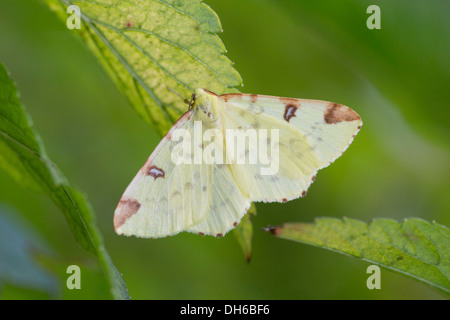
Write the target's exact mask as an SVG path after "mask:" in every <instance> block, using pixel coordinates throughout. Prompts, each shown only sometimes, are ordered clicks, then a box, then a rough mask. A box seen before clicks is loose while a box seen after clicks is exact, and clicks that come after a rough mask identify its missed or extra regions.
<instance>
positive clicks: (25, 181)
mask: <svg viewBox="0 0 450 320" xmlns="http://www.w3.org/2000/svg"><path fill="white" fill-rule="evenodd" d="M0 114H1V115H2V116H1V117H0V151H1V152H0V167H1V168H3V169H5V171H6V172H7V173H8V174H10V175H11V176H12V177H13V178H15V179H16V180H17V181H18V183H20V184H21V185H23V186H27V187H31V188H32V189H33V190H34V191H39V192H42V193H44V194H46V195H47V196H49V197H50V198H51V199H52V200H53V202H54V203H55V204H56V205H57V206H58V207H59V208H60V209H61V211H62V212H63V213H64V215H65V217H66V220H67V222H68V224H69V226H70V228H71V231H72V233H73V234H74V236H75V239H76V240H77V242H79V243H80V244H81V246H82V247H83V248H84V249H86V250H87V251H89V252H91V253H92V254H93V255H94V256H95V257H96V258H97V259H98V261H99V263H100V265H101V266H102V269H103V271H104V273H105V276H106V277H107V279H108V282H109V284H110V286H111V293H112V296H113V297H114V298H117V299H127V298H128V292H127V290H126V285H125V282H124V281H123V279H122V278H121V276H120V274H119V273H118V271H117V269H116V268H115V266H114V265H113V264H112V262H111V259H110V257H109V255H108V253H107V251H106V250H105V248H104V245H103V240H102V238H101V235H100V232H99V231H98V229H97V227H96V225H95V219H94V212H93V210H92V208H91V207H90V204H89V203H88V201H87V200H86V198H85V197H84V196H83V195H82V194H81V193H80V192H79V191H78V190H76V189H75V188H73V187H72V186H71V185H70V184H69V183H68V181H67V180H66V179H65V178H64V176H63V175H62V174H61V173H60V171H59V170H58V169H57V167H56V165H55V164H53V162H51V160H50V159H49V158H48V156H47V155H46V153H45V150H44V147H43V144H42V142H41V141H40V138H39V136H38V135H37V134H36V132H35V131H34V130H33V128H32V123H31V120H30V119H31V118H30V117H29V115H28V113H27V111H26V110H25V107H24V106H23V105H22V103H21V102H20V100H19V98H18V93H17V89H16V86H15V84H14V81H13V80H12V79H11V78H10V77H9V75H8V72H7V70H6V68H5V67H4V66H3V64H0Z"/></svg>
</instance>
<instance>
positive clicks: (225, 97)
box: [219, 93, 244, 102]
mask: <svg viewBox="0 0 450 320" xmlns="http://www.w3.org/2000/svg"><path fill="white" fill-rule="evenodd" d="M243 95H244V94H243V93H226V94H222V95H220V96H219V98H221V99H223V100H224V101H225V102H228V100H230V99H231V98H242V96H243Z"/></svg>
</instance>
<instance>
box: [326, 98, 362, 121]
mask: <svg viewBox="0 0 450 320" xmlns="http://www.w3.org/2000/svg"><path fill="white" fill-rule="evenodd" d="M360 119H361V118H360V116H359V115H358V114H357V113H356V112H355V111H353V110H352V109H350V108H348V107H346V106H343V105H340V104H337V103H330V104H329V105H328V106H327V110H326V111H325V114H324V120H325V122H326V123H328V124H335V123H339V122H342V121H355V120H360Z"/></svg>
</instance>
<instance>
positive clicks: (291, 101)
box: [278, 97, 300, 107]
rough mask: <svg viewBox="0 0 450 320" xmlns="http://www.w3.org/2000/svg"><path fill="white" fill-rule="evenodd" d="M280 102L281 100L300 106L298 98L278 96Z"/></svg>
mask: <svg viewBox="0 0 450 320" xmlns="http://www.w3.org/2000/svg"><path fill="white" fill-rule="evenodd" d="M278 99H279V100H280V101H281V102H283V103H284V104H286V105H288V104H292V105H294V106H297V107H298V106H300V101H299V100H298V99H295V98H281V97H280V98H278Z"/></svg>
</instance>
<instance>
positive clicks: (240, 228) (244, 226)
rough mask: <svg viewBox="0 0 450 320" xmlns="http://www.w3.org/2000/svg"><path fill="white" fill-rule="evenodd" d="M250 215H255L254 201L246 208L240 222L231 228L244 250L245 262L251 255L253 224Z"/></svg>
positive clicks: (248, 260)
mask: <svg viewBox="0 0 450 320" xmlns="http://www.w3.org/2000/svg"><path fill="white" fill-rule="evenodd" d="M252 215H256V207H255V204H254V203H252V205H251V206H250V209H248V212H247V214H246V215H245V216H244V217H243V218H242V220H241V222H239V224H238V225H237V227H236V228H234V229H233V232H234V235H235V236H236V239H237V241H238V242H239V244H240V245H241V248H242V250H243V251H244V254H245V258H246V259H247V262H250V259H251V257H252V238H253V224H252V218H251V216H252Z"/></svg>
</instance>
